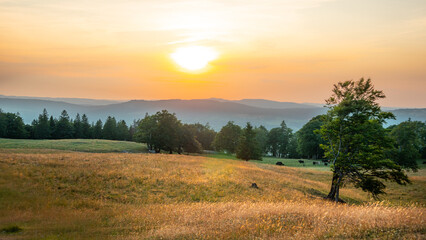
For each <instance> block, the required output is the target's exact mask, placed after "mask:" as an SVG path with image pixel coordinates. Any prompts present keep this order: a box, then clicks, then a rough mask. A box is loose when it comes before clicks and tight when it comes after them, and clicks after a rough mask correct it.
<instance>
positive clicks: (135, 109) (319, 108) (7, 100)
mask: <svg viewBox="0 0 426 240" xmlns="http://www.w3.org/2000/svg"><path fill="white" fill-rule="evenodd" d="M44 108H46V109H47V111H48V113H49V114H50V115H53V116H54V117H58V116H59V115H60V113H61V112H62V110H64V109H65V110H67V112H68V114H69V115H70V117H71V118H74V117H75V115H76V114H77V113H80V114H86V115H87V116H88V117H89V120H90V121H91V122H94V121H96V120H98V119H101V120H103V121H104V120H105V119H106V118H107V117H108V116H114V117H115V118H116V119H117V120H125V121H126V122H127V123H132V122H133V120H136V119H140V118H143V117H144V116H145V114H146V113H148V114H154V113H155V112H157V111H160V110H163V109H166V110H168V111H169V112H172V113H176V116H177V117H178V119H180V120H182V122H184V123H196V122H199V123H202V124H206V123H208V124H209V125H210V126H211V127H212V128H213V129H215V130H220V128H221V127H222V126H224V125H225V124H226V123H227V122H228V121H234V122H235V123H236V124H238V125H240V126H244V125H245V124H246V123H247V122H251V123H252V124H253V125H255V126H259V125H263V126H265V127H266V128H268V129H271V128H273V127H278V126H279V125H280V123H281V122H282V121H283V120H284V121H285V122H286V124H287V126H289V127H290V128H292V129H293V130H298V129H300V128H301V127H302V126H303V125H304V124H305V123H306V122H308V121H309V120H310V119H311V118H312V117H314V116H317V115H319V114H323V113H325V112H326V111H327V108H326V107H324V106H323V105H322V104H315V103H294V102H277V101H271V100H265V99H242V100H226V99H219V98H210V99H193V100H181V99H170V100H130V101H116V100H96V99H80V98H40V97H16V96H14V97H9V96H4V95H0V109H2V110H3V111H4V112H14V113H16V112H19V114H20V115H21V117H22V118H23V119H24V121H25V123H31V121H32V120H33V119H36V118H37V117H38V115H39V114H40V113H41V112H42V111H43V109H44ZM387 110H390V111H391V112H393V113H394V114H395V115H396V117H397V119H396V120H392V121H389V122H388V125H389V124H397V123H399V122H401V121H405V120H407V119H409V118H411V119H412V120H419V121H426V108H407V109H403V108H396V109H395V108H392V109H391V108H389V109H387Z"/></svg>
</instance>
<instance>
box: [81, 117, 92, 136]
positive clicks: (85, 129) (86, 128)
mask: <svg viewBox="0 0 426 240" xmlns="http://www.w3.org/2000/svg"><path fill="white" fill-rule="evenodd" d="M81 132H82V138H85V139H88V138H91V135H92V134H91V132H90V124H89V119H88V118H87V116H86V114H83V116H82V117H81Z"/></svg>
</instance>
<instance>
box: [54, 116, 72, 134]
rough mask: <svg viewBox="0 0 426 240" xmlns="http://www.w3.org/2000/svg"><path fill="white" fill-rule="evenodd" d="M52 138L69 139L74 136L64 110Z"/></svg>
mask: <svg viewBox="0 0 426 240" xmlns="http://www.w3.org/2000/svg"><path fill="white" fill-rule="evenodd" d="M53 135H54V137H55V138H57V139H70V138H73V136H74V128H73V126H72V123H71V122H70V117H69V116H68V113H67V111H66V110H63V111H62V113H61V116H60V117H59V120H58V122H57V123H56V126H55V132H54V134H53Z"/></svg>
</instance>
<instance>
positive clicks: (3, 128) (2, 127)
mask: <svg viewBox="0 0 426 240" xmlns="http://www.w3.org/2000/svg"><path fill="white" fill-rule="evenodd" d="M6 133H7V122H6V114H5V113H3V111H2V110H1V108H0V138H3V137H6Z"/></svg>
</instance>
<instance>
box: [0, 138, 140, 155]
mask: <svg viewBox="0 0 426 240" xmlns="http://www.w3.org/2000/svg"><path fill="white" fill-rule="evenodd" d="M0 148H2V149H44V150H46V149H50V150H67V151H78V152H136V153H137V152H139V153H140V152H146V151H147V148H146V145H144V144H141V143H135V142H126V141H112V140H101V139H95V140H93V139H62V140H33V139H5V138H0Z"/></svg>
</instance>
